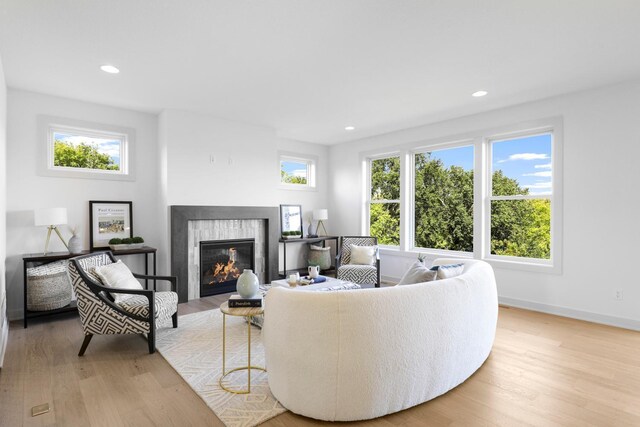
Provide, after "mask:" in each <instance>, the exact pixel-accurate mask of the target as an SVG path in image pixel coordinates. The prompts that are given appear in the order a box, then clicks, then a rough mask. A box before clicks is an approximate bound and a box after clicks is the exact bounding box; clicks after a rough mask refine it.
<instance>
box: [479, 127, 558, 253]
mask: <svg viewBox="0 0 640 427" xmlns="http://www.w3.org/2000/svg"><path fill="white" fill-rule="evenodd" d="M552 141H553V136H552V134H551V133H543V134H540V135H525V136H521V137H517V138H510V139H502V140H492V141H490V153H491V181H490V183H491V192H490V196H489V202H490V209H489V210H490V223H491V240H490V242H489V244H490V248H489V249H490V250H489V253H490V254H492V255H504V256H510V257H520V258H533V259H544V260H548V259H550V258H551V198H552V194H553V180H552V177H553V163H552Z"/></svg>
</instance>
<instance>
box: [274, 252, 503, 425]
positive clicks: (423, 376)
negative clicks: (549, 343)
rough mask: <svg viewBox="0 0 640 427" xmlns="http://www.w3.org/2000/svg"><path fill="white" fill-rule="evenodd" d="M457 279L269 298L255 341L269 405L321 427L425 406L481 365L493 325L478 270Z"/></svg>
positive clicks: (491, 285) (288, 292)
mask: <svg viewBox="0 0 640 427" xmlns="http://www.w3.org/2000/svg"><path fill="white" fill-rule="evenodd" d="M460 262H462V263H464V265H465V266H464V271H463V273H462V275H460V276H458V277H453V278H450V279H444V280H437V281H434V282H428V283H420V284H415V285H404V286H394V287H387V288H381V289H360V290H350V291H340V292H300V291H297V290H292V289H285V288H273V289H270V290H269V292H268V293H267V296H266V301H265V320H264V329H263V332H262V336H263V342H264V349H265V357H266V366H267V376H268V379H269V387H270V388H271V391H272V393H273V395H274V396H275V397H276V398H277V399H278V400H279V401H280V403H281V404H282V405H283V406H284V407H285V408H287V409H289V410H291V411H292V412H295V413H297V414H301V415H304V416H307V417H311V418H316V419H320V420H328V421H353V420H363V419H369V418H375V417H379V416H382V415H385V414H390V413H393V412H397V411H400V410H403V409H406V408H409V407H411V406H415V405H418V404H420V403H423V402H426V401H428V400H430V399H433V398H434V397H437V396H439V395H441V394H443V393H446V392H447V391H448V390H451V389H452V388H454V387H456V386H457V385H459V384H460V383H462V382H463V381H465V380H466V379H467V378H469V377H470V376H471V375H472V374H473V373H474V372H475V371H476V370H477V369H478V368H479V367H480V366H481V365H482V364H483V363H484V361H485V360H486V359H487V357H488V356H489V353H490V351H491V347H492V345H493V340H494V337H495V331H496V321H497V317H498V300H497V293H496V282H495V277H494V274H493V270H492V268H491V266H490V265H489V264H487V263H485V262H483V261H476V260H459V259H438V260H436V261H435V263H434V264H438V265H444V264H452V263H460Z"/></svg>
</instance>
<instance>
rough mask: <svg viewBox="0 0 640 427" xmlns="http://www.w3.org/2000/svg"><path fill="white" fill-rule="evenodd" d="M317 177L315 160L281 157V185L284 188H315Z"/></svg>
mask: <svg viewBox="0 0 640 427" xmlns="http://www.w3.org/2000/svg"><path fill="white" fill-rule="evenodd" d="M315 175H316V162H315V160H314V159H309V158H303V157H294V156H288V155H280V184H281V185H282V186H283V187H284V188H291V189H296V188H297V189H309V188H315V186H316V183H315Z"/></svg>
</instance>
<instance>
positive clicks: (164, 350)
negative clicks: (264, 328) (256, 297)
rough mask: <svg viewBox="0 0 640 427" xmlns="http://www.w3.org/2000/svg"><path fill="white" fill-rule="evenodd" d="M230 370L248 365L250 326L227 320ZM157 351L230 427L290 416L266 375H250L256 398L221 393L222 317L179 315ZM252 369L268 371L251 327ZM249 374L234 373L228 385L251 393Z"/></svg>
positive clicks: (236, 319)
mask: <svg viewBox="0 0 640 427" xmlns="http://www.w3.org/2000/svg"><path fill="white" fill-rule="evenodd" d="M226 338H227V345H226V356H227V357H226V364H227V370H229V369H231V368H235V367H239V366H246V365H247V324H246V322H245V321H244V319H243V318H241V317H233V316H227V337H226ZM156 348H157V349H158V351H159V352H160V354H162V356H163V357H164V358H165V359H166V360H167V362H169V364H170V365H171V366H172V367H173V369H175V370H176V371H177V372H178V374H180V376H181V377H182V378H183V379H184V380H185V381H186V382H187V384H189V386H190V387H191V388H192V389H193V390H194V391H195V392H196V393H197V394H198V396H200V397H201V398H202V400H204V402H205V403H206V404H207V406H209V408H211V410H212V411H213V412H214V413H215V414H216V416H217V417H218V418H220V420H221V421H222V422H223V423H224V424H225V425H227V426H229V427H252V426H255V425H258V424H260V423H262V422H264V421H266V420H268V419H270V418H273V417H275V416H276V415H279V414H281V413H283V412H285V411H286V409H285V408H283V407H282V405H280V403H278V401H277V400H276V399H275V397H273V395H272V394H271V390H269V385H268V384H267V374H266V373H265V372H262V371H256V370H252V371H251V394H233V393H229V392H226V391H224V390H223V389H222V388H220V386H219V384H218V380H219V378H220V375H221V373H222V313H221V312H220V310H208V311H201V312H199V313H192V314H187V315H185V316H180V318H179V323H178V328H177V329H160V330H158V334H157V338H156ZM251 364H252V365H254V366H256V365H257V366H264V349H263V346H262V336H261V330H260V329H258V328H256V327H255V326H252V327H251ZM246 381H247V375H246V371H240V372H236V373H233V374H231V375H229V376H228V377H227V379H225V383H224V384H225V386H226V387H228V388H233V389H244V388H246Z"/></svg>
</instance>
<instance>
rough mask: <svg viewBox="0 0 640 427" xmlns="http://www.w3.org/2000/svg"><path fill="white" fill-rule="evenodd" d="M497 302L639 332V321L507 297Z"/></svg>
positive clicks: (499, 298) (500, 298)
mask: <svg viewBox="0 0 640 427" xmlns="http://www.w3.org/2000/svg"><path fill="white" fill-rule="evenodd" d="M498 302H499V303H500V304H502V305H506V306H509V307H516V308H524V309H526V310H532V311H539V312H541V313H547V314H554V315H556V316H562V317H569V318H571V319H578V320H585V321H587V322H593V323H601V324H603V325H609V326H616V327H618V328H624V329H631V330H634V331H640V320H634V319H627V318H624V317H616V316H609V315H607V314H599V313H592V312H590V311H583V310H576V309H573V308H568V307H562V306H557V305H550V304H542V303H539V302H533V301H525V300H521V299H516V298H509V297H498Z"/></svg>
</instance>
